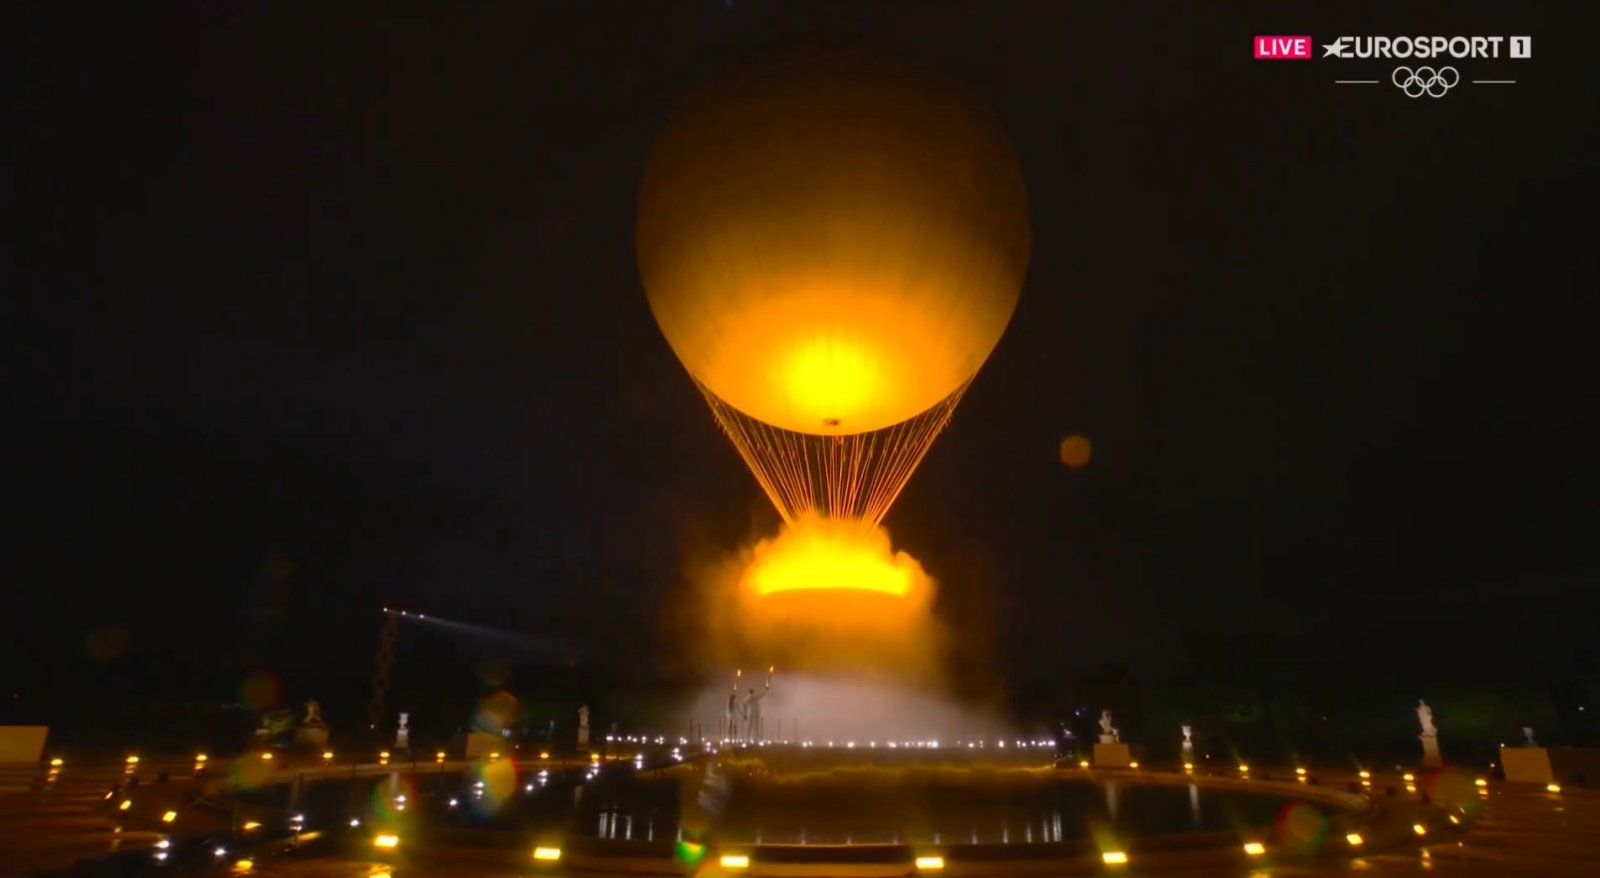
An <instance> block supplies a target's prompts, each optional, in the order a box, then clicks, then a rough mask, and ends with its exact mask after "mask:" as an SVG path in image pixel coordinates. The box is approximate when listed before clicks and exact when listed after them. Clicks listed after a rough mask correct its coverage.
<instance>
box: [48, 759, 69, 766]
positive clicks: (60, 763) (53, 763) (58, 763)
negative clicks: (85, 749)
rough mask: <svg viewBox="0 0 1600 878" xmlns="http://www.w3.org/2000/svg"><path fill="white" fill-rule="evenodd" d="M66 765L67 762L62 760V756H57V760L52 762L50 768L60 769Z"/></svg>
mask: <svg viewBox="0 0 1600 878" xmlns="http://www.w3.org/2000/svg"><path fill="white" fill-rule="evenodd" d="M66 764H67V761H66V760H65V759H62V758H61V757H60V756H57V757H56V758H54V759H52V760H50V767H51V768H60V767H61V766H63V765H66Z"/></svg>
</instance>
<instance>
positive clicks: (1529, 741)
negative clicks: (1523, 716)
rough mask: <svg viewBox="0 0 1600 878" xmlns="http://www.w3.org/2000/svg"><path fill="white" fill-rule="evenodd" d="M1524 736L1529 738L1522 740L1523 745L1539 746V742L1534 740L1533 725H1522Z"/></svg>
mask: <svg viewBox="0 0 1600 878" xmlns="http://www.w3.org/2000/svg"><path fill="white" fill-rule="evenodd" d="M1522 737H1524V738H1526V739H1527V740H1525V741H1523V742H1522V746H1524V747H1537V746H1539V744H1538V742H1537V741H1535V740H1533V726H1523V727H1522Z"/></svg>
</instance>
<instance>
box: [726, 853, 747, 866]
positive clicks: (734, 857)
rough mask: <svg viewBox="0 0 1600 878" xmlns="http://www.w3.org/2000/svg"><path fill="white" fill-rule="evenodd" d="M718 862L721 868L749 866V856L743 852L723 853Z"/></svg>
mask: <svg viewBox="0 0 1600 878" xmlns="http://www.w3.org/2000/svg"><path fill="white" fill-rule="evenodd" d="M719 862H721V863H722V868H724V869H748V868H750V858H749V857H747V856H745V855H744V854H723V855H722V859H721V860H720V861H719Z"/></svg>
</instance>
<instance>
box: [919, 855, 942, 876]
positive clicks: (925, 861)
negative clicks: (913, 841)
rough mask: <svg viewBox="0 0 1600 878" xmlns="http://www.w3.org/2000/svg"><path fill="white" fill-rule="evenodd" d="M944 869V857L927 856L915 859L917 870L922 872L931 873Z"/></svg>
mask: <svg viewBox="0 0 1600 878" xmlns="http://www.w3.org/2000/svg"><path fill="white" fill-rule="evenodd" d="M943 868H944V857H940V856H927V857H917V869H918V871H922V872H933V871H936V870H939V869H943Z"/></svg>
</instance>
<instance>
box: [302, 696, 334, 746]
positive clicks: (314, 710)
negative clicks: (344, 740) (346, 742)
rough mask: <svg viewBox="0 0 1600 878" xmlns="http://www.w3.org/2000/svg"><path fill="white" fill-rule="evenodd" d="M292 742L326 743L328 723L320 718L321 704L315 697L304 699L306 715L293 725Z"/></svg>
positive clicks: (318, 744)
mask: <svg viewBox="0 0 1600 878" xmlns="http://www.w3.org/2000/svg"><path fill="white" fill-rule="evenodd" d="M294 742H295V743H296V744H307V745H317V746H320V745H322V744H326V743H328V724H327V722H325V721H324V720H323V719H322V705H321V704H318V703H317V702H316V699H309V700H307V701H306V715H305V716H304V717H302V718H301V719H300V725H298V726H296V727H295V730H294Z"/></svg>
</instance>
